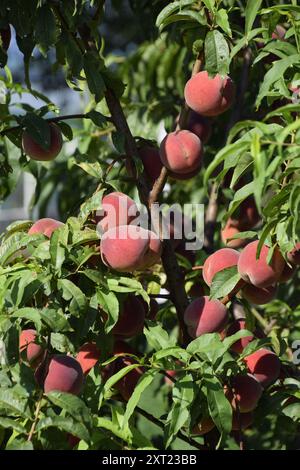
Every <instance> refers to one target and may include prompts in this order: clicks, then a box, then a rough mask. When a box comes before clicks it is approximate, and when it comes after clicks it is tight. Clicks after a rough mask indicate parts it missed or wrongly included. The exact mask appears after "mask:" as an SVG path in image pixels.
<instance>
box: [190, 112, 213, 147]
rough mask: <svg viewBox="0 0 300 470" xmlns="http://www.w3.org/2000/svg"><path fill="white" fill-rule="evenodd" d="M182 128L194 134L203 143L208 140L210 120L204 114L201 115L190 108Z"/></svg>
mask: <svg viewBox="0 0 300 470" xmlns="http://www.w3.org/2000/svg"><path fill="white" fill-rule="evenodd" d="M184 129H186V130H188V131H190V132H192V133H193V134H196V135H197V136H198V137H199V139H200V140H201V142H203V143H204V144H206V142H207V141H208V140H209V138H210V136H211V133H212V128H211V122H210V121H209V120H208V119H207V118H206V117H205V116H201V114H198V113H195V111H193V110H190V112H189V114H188V118H187V123H186V125H185V126H184Z"/></svg>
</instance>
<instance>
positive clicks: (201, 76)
mask: <svg viewBox="0 0 300 470" xmlns="http://www.w3.org/2000/svg"><path fill="white" fill-rule="evenodd" d="M234 95H235V86H234V83H233V81H232V80H231V78H229V77H228V76H225V77H224V78H222V77H221V75H220V74H217V75H215V76H214V77H210V76H209V75H208V73H207V72H206V71H202V72H198V73H197V74H196V75H194V76H193V77H192V78H190V80H189V81H188V82H187V83H186V85H185V89H184V97H185V101H186V103H187V105H188V106H189V107H190V108H191V109H192V110H193V111H195V112H196V113H199V114H202V115H203V116H218V115H219V114H222V113H223V112H224V111H226V110H227V109H228V108H229V107H230V106H231V104H232V102H233V100H234Z"/></svg>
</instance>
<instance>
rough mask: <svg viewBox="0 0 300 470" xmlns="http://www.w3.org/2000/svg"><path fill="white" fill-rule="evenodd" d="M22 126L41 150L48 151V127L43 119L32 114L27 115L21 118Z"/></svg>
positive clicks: (49, 140)
mask: <svg viewBox="0 0 300 470" xmlns="http://www.w3.org/2000/svg"><path fill="white" fill-rule="evenodd" d="M22 124H23V126H24V128H25V130H26V132H28V134H29V135H30V137H32V139H33V140H34V141H35V142H36V143H37V144H38V145H40V146H41V147H42V148H43V149H45V150H49V148H50V145H51V133H50V126H49V123H48V122H47V121H45V119H43V118H41V117H39V116H37V115H36V114H34V113H28V114H26V116H25V117H24V118H22Z"/></svg>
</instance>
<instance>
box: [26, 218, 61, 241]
mask: <svg viewBox="0 0 300 470" xmlns="http://www.w3.org/2000/svg"><path fill="white" fill-rule="evenodd" d="M63 225H64V224H63V223H62V222H59V220H55V219H50V218H49V217H46V218H44V219H39V220H37V221H36V222H35V223H34V224H33V225H32V227H31V228H30V229H29V230H28V234H29V235H33V234H35V233H42V234H43V235H45V236H46V237H48V238H50V237H51V235H52V233H53V232H54V230H56V229H57V228H59V227H62V226H63Z"/></svg>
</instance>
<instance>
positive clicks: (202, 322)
mask: <svg viewBox="0 0 300 470" xmlns="http://www.w3.org/2000/svg"><path fill="white" fill-rule="evenodd" d="M227 320H228V311H227V308H226V307H225V305H223V304H222V303H221V302H220V301H219V300H209V297H208V296H204V297H199V298H198V299H195V300H193V301H192V302H191V303H190V305H189V306H188V307H187V309H186V310H185V312H184V322H185V324H186V325H187V329H188V333H189V335H190V336H191V337H192V338H197V337H198V336H201V335H203V334H205V333H217V332H221V331H222V330H223V329H224V327H225V325H226V323H227Z"/></svg>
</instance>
